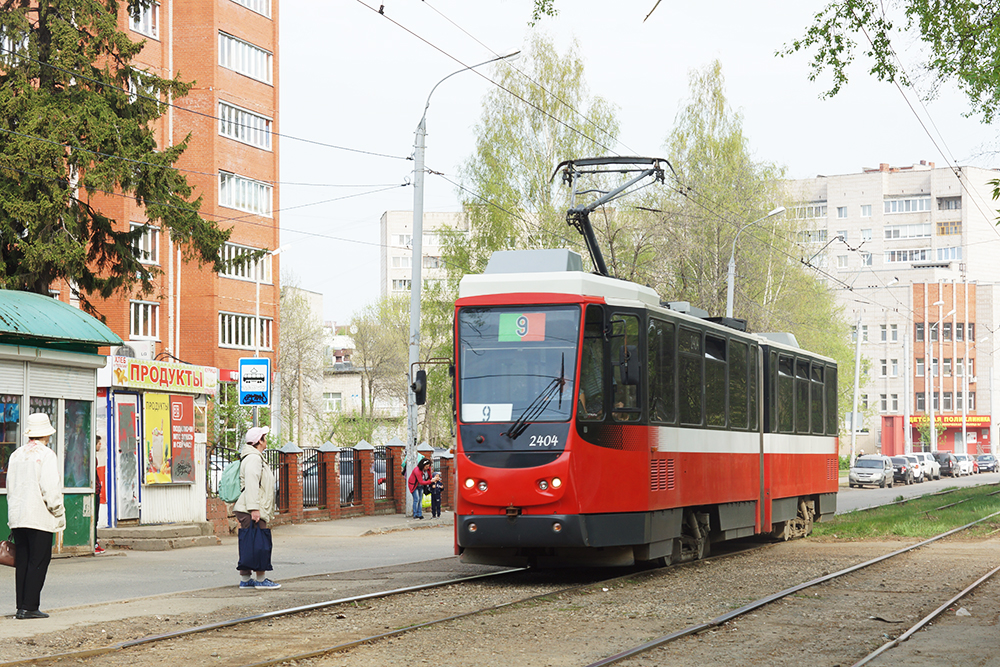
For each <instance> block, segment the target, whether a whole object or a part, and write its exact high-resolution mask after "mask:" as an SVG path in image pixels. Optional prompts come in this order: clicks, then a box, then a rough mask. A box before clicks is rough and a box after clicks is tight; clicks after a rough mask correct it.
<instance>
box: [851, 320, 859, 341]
mask: <svg viewBox="0 0 1000 667" xmlns="http://www.w3.org/2000/svg"><path fill="white" fill-rule="evenodd" d="M851 342H852V343H857V342H858V327H857V325H854V324H852V325H851Z"/></svg>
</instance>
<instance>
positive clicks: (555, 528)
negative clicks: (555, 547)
mask: <svg viewBox="0 0 1000 667" xmlns="http://www.w3.org/2000/svg"><path fill="white" fill-rule="evenodd" d="M552 532H553V533H561V532H562V524H561V523H559V522H558V521H556V522H555V523H553V524H552Z"/></svg>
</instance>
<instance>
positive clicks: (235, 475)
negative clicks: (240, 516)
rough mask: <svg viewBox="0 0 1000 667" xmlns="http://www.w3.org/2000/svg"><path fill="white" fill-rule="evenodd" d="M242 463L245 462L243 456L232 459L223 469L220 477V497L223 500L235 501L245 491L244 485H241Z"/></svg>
mask: <svg viewBox="0 0 1000 667" xmlns="http://www.w3.org/2000/svg"><path fill="white" fill-rule="evenodd" d="M241 463H243V457H242V456H241V457H240V458H239V460H236V461H231V462H230V463H229V464H228V465H227V466H226V467H225V468H224V469H223V471H222V477H220V478H219V498H221V499H222V500H223V502H227V503H235V502H236V501H237V500H239V499H240V494H241V493H243V487H242V486H241V485H240V464H241Z"/></svg>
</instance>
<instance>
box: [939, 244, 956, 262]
mask: <svg viewBox="0 0 1000 667" xmlns="http://www.w3.org/2000/svg"><path fill="white" fill-rule="evenodd" d="M937 258H938V261H939V262H950V261H952V260H957V261H959V262H960V261H962V248H961V246H954V247H952V248H938V249H937Z"/></svg>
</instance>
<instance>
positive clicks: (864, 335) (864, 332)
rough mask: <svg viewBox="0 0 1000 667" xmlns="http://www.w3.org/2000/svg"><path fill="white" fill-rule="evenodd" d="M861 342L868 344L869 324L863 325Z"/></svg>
mask: <svg viewBox="0 0 1000 667" xmlns="http://www.w3.org/2000/svg"><path fill="white" fill-rule="evenodd" d="M861 342H862V343H867V342H868V325H867V324H862V325H861Z"/></svg>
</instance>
